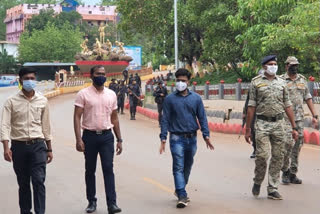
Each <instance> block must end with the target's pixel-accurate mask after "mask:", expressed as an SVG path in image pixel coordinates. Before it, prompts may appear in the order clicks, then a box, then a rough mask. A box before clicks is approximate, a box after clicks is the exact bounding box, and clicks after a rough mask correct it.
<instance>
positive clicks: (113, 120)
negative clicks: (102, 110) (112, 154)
mask: <svg viewBox="0 0 320 214" xmlns="http://www.w3.org/2000/svg"><path fill="white" fill-rule="evenodd" d="M111 123H112V124H113V132H114V134H115V135H116V138H117V151H116V152H117V155H120V154H121V153H122V138H121V131H120V123H119V118H118V112H117V110H113V111H112V114H111ZM120 141H121V142H120Z"/></svg>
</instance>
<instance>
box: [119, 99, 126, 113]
mask: <svg viewBox="0 0 320 214" xmlns="http://www.w3.org/2000/svg"><path fill="white" fill-rule="evenodd" d="M124 98H125V97H124V96H119V97H118V112H119V111H120V110H121V112H123V109H124Z"/></svg>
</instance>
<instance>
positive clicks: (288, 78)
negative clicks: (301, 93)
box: [284, 72, 301, 81]
mask: <svg viewBox="0 0 320 214" xmlns="http://www.w3.org/2000/svg"><path fill="white" fill-rule="evenodd" d="M284 78H285V79H286V80H290V81H297V80H299V79H300V78H301V76H299V74H297V76H296V78H295V79H291V78H290V76H289V74H288V73H287V72H286V73H285V74H284Z"/></svg>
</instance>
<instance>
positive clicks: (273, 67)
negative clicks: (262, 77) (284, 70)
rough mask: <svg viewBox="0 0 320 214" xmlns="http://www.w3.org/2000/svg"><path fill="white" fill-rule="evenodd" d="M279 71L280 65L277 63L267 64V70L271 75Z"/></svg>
mask: <svg viewBox="0 0 320 214" xmlns="http://www.w3.org/2000/svg"><path fill="white" fill-rule="evenodd" d="M277 71H278V66H277V65H267V70H266V72H267V73H268V74H269V75H271V76H274V75H276V74H277Z"/></svg>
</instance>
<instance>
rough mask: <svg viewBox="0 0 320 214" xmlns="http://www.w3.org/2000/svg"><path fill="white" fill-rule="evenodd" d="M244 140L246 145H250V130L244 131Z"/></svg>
mask: <svg viewBox="0 0 320 214" xmlns="http://www.w3.org/2000/svg"><path fill="white" fill-rule="evenodd" d="M245 139H246V141H247V143H249V144H251V129H246V135H245Z"/></svg>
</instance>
